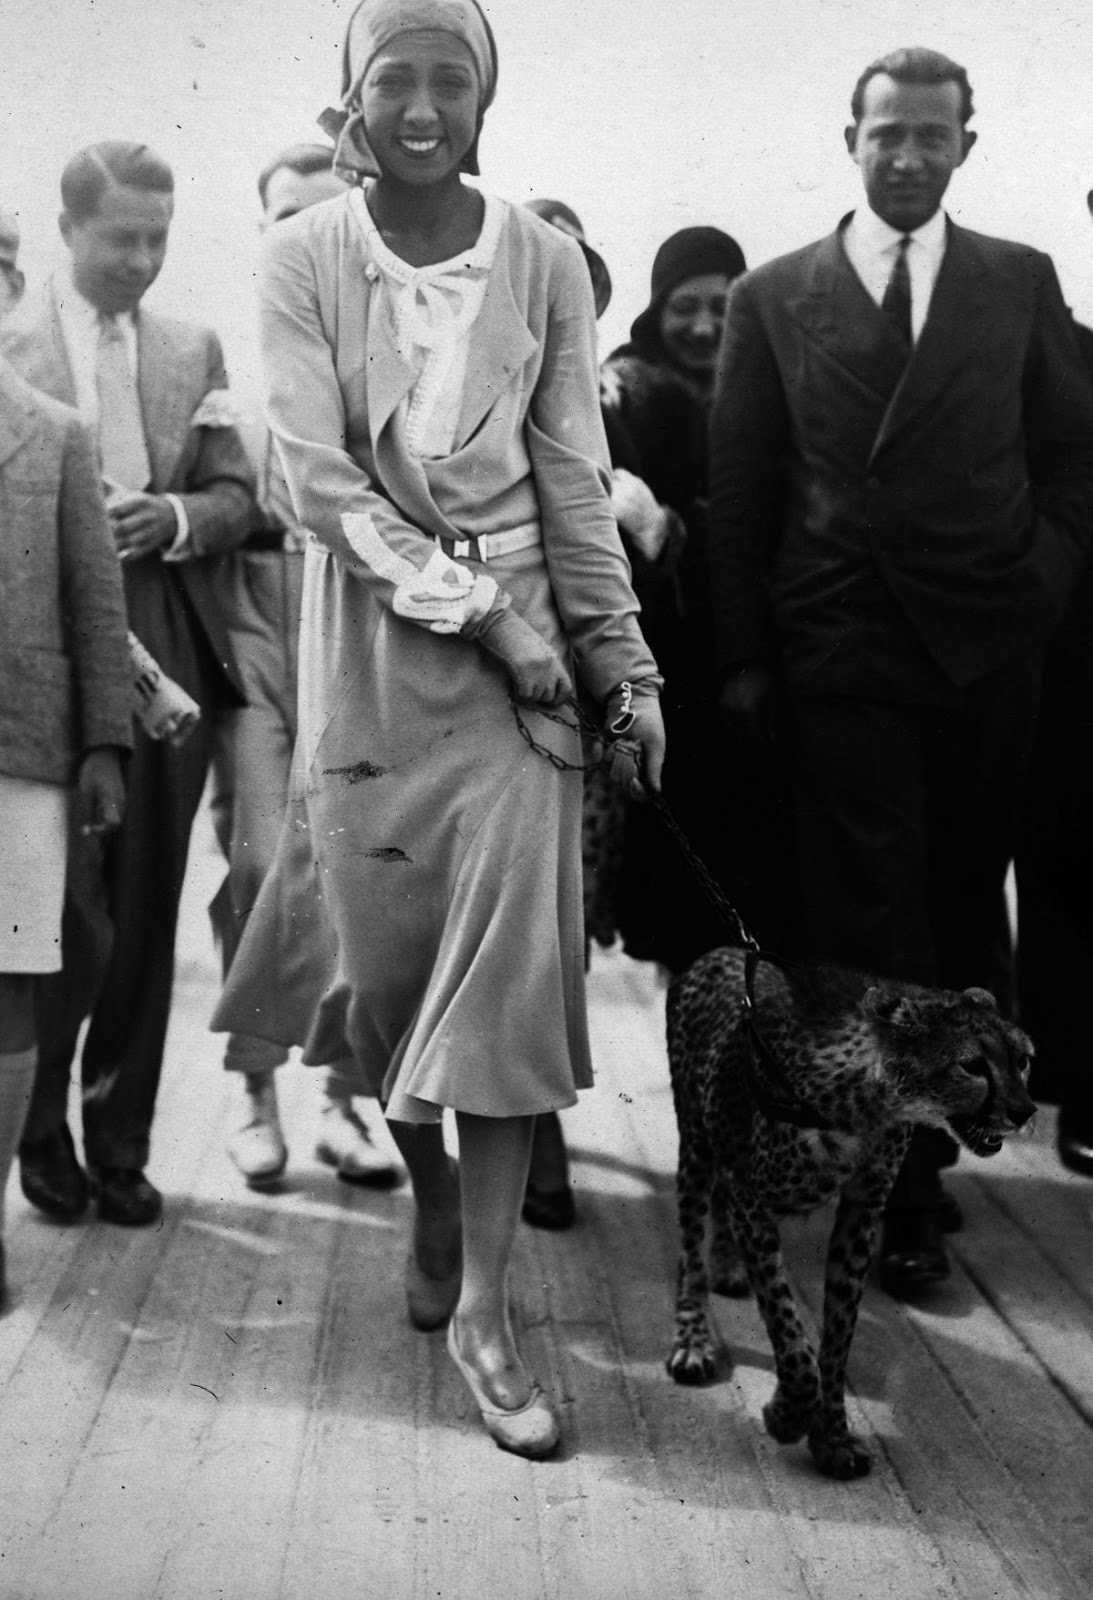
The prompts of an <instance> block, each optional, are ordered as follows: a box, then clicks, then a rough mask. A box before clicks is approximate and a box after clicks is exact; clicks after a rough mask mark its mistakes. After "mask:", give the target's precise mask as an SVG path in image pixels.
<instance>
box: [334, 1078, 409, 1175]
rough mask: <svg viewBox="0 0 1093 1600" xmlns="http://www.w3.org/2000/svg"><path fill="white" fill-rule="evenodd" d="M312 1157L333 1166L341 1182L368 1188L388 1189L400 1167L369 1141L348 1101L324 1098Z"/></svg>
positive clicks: (367, 1133)
mask: <svg viewBox="0 0 1093 1600" xmlns="http://www.w3.org/2000/svg"><path fill="white" fill-rule="evenodd" d="M315 1159H316V1160H317V1161H322V1162H324V1163H325V1165H326V1166H328V1167H334V1168H335V1169H336V1171H337V1174H338V1177H339V1178H341V1180H342V1182H343V1183H356V1184H360V1185H361V1186H362V1187H363V1188H369V1189H391V1188H393V1187H394V1186H395V1184H396V1183H398V1181H399V1179H400V1177H401V1176H402V1169H401V1168H400V1167H399V1166H397V1165H396V1164H395V1162H393V1161H391V1160H390V1159H389V1158H388V1157H387V1156H385V1155H384V1154H383V1152H382V1151H381V1150H378V1149H377V1148H376V1146H375V1145H374V1144H373V1143H372V1135H371V1134H370V1133H369V1132H368V1129H367V1127H366V1126H365V1124H364V1122H363V1121H362V1119H361V1118H360V1117H359V1116H358V1115H357V1113H356V1112H355V1111H354V1110H353V1103H352V1101H351V1100H334V1099H327V1102H326V1104H325V1105H324V1106H323V1109H322V1115H321V1117H320V1122H319V1139H318V1143H317V1144H316V1146H315Z"/></svg>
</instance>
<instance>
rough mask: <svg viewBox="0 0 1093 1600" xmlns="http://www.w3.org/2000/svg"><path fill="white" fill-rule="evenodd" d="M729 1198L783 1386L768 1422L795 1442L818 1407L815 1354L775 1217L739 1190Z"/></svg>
mask: <svg viewBox="0 0 1093 1600" xmlns="http://www.w3.org/2000/svg"><path fill="white" fill-rule="evenodd" d="M727 1200H728V1209H729V1216H730V1218H731V1220H732V1225H733V1232H734V1233H735V1235H736V1240H737V1243H738V1244H739V1246H740V1250H741V1252H742V1254H743V1256H744V1260H745V1261H746V1262H747V1267H748V1276H749V1277H750V1278H751V1282H752V1287H753V1288H754V1290H755V1298H756V1300H757V1301H758V1304H759V1311H760V1314H761V1315H762V1318H763V1321H764V1322H765V1324H766V1328H767V1333H768V1334H769V1335H770V1342H771V1346H772V1347H773V1350H774V1370H775V1373H776V1374H777V1377H778V1386H777V1388H776V1389H775V1391H774V1395H773V1397H772V1398H771V1399H770V1400H769V1401H768V1403H767V1404H766V1405H765V1406H764V1407H763V1422H764V1423H765V1425H766V1429H767V1432H768V1433H769V1434H770V1436H771V1437H772V1438H773V1439H777V1440H778V1443H779V1444H793V1443H794V1442H795V1441H796V1440H797V1439H800V1438H803V1436H804V1435H805V1434H806V1433H807V1432H808V1430H809V1428H810V1427H811V1425H812V1421H813V1417H814V1416H815V1412H816V1407H817V1405H818V1404H819V1400H820V1374H819V1368H818V1366H817V1363H816V1355H815V1352H814V1351H813V1349H812V1346H811V1344H810V1343H809V1340H808V1335H807V1334H806V1333H805V1330H804V1325H803V1324H802V1322H801V1317H800V1313H799V1312H798V1310H797V1303H796V1301H795V1300H794V1298H793V1291H792V1290H791V1288H790V1286H789V1280H788V1278H787V1277H786V1270H785V1265H784V1263H783V1260H782V1245H781V1240H780V1238H779V1236H778V1226H777V1224H776V1222H775V1220H774V1218H773V1216H772V1215H771V1213H770V1212H769V1211H768V1210H767V1209H766V1207H765V1206H762V1205H760V1204H759V1203H758V1202H757V1201H755V1200H754V1199H753V1198H752V1197H751V1196H750V1195H745V1194H741V1193H740V1191H739V1190H737V1189H733V1190H730V1191H729V1192H728V1194H727Z"/></svg>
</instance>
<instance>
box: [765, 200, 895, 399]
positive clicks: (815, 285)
mask: <svg viewBox="0 0 1093 1600" xmlns="http://www.w3.org/2000/svg"><path fill="white" fill-rule="evenodd" d="M844 225H845V223H840V225H839V227H838V229H837V230H836V231H835V232H834V233H833V234H829V236H828V237H827V238H826V239H822V240H821V241H820V243H819V244H818V245H817V247H816V250H815V253H814V255H813V258H812V263H811V269H810V272H809V276H808V281H807V287H806V289H805V292H804V294H802V295H800V296H798V297H796V298H794V299H791V300H789V301H788V303H787V310H788V312H789V314H790V316H792V317H793V318H794V320H795V321H796V322H797V323H798V325H799V326H800V327H801V328H802V329H803V330H804V332H805V334H806V335H807V336H808V338H809V339H810V340H811V341H812V342H813V343H814V344H816V345H818V346H819V347H820V348H821V349H822V350H823V352H824V354H825V355H826V356H827V357H828V359H829V360H830V361H832V362H833V363H834V364H835V365H836V366H837V367H839V368H841V370H842V372H843V374H844V375H845V376H846V377H849V378H850V379H852V380H853V382H854V383H855V385H856V386H857V387H858V388H859V389H861V390H863V391H864V392H865V393H866V394H867V395H868V396H870V397H871V398H872V400H873V402H874V403H875V404H876V405H878V406H880V407H884V408H886V407H887V406H888V404H889V402H890V400H891V398H892V395H893V392H894V391H895V390H896V388H897V386H898V384H899V382H900V379H901V377H902V376H903V371H904V368H905V366H906V363H907V354H906V351H905V349H904V347H903V345H902V344H901V342H900V340H899V337H898V335H897V334H896V333H895V332H894V330H893V329H892V328H890V327H889V325H888V323H887V321H886V320H885V318H884V316H883V315H882V313H881V311H880V308H879V307H878V306H877V305H876V304H875V303H874V301H873V300H872V298H871V296H870V295H869V292H868V290H867V289H866V288H865V286H864V284H863V283H862V281H861V279H860V278H859V277H858V274H857V273H856V272H855V271H854V268H853V267H852V266H851V265H850V260H849V258H848V256H847V254H846V251H845V249H844V248H843V242H842V230H843V227H844Z"/></svg>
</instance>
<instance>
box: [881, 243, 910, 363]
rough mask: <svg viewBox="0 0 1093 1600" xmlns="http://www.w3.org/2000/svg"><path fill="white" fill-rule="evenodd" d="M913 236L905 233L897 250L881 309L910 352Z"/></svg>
mask: <svg viewBox="0 0 1093 1600" xmlns="http://www.w3.org/2000/svg"><path fill="white" fill-rule="evenodd" d="M910 243H911V235H910V234H909V233H905V234H904V235H903V238H902V239H901V240H900V242H899V247H898V249H897V250H896V260H895V265H894V266H893V267H892V276H891V277H890V278H889V279H888V283H887V286H886V287H885V291H884V299H883V300H882V301H881V303H880V308H881V310H882V311H883V312H884V315H885V316H886V317H887V318H888V321H889V322H890V323H891V324H892V326H893V328H894V329H895V330H896V332H897V333H898V334H899V336H900V338H901V339H902V340H903V342H904V344H905V345H906V346H907V348H908V350H909V349H910V348H911V343H912V331H911V272H910V268H909V267H908V265H907V251H908V248H909V247H910Z"/></svg>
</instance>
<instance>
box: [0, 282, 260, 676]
mask: <svg viewBox="0 0 1093 1600" xmlns="http://www.w3.org/2000/svg"><path fill="white" fill-rule="evenodd" d="M0 348H3V350H4V353H5V354H6V355H7V357H8V359H9V360H10V361H11V363H12V365H13V366H14V367H16V368H17V370H18V371H19V372H21V373H22V375H23V377H24V378H26V380H27V382H28V383H32V384H33V385H34V386H35V387H36V388H38V389H41V390H43V391H44V392H45V393H46V394H49V395H52V396H53V397H54V398H55V399H57V400H62V401H65V402H67V403H68V404H69V405H74V404H75V401H76V387H75V383H74V381H73V378H72V372H71V368H70V366H69V362H68V355H67V351H66V349H65V342H64V333H63V331H62V327H61V322H60V318H59V317H58V315H57V308H56V304H55V303H54V299H53V294H52V292H51V291H50V290H47V291H46V292H45V293H44V295H43V297H42V301H41V304H40V306H39V307H38V308H37V309H36V311H35V312H34V313H33V314H31V315H29V316H27V317H26V318H25V319H24V318H23V317H20V318H17V319H15V320H14V321H13V322H11V323H9V324H8V325H7V327H6V328H5V329H4V332H3V335H2V339H0ZM137 349H138V376H137V386H138V390H139V393H140V402H141V413H142V416H143V419H144V433H145V440H146V442H147V446H148V455H149V458H150V460H151V464H152V482H151V486H150V487H151V492H152V493H153V494H167V493H170V494H177V495H178V496H179V497H180V499H181V500H182V503H183V505H184V506H185V508H186V515H187V518H188V519H189V526H190V542H191V547H192V550H193V556H192V558H190V559H187V560H184V561H179V562H169V563H164V575H165V577H166V579H167V581H169V582H177V583H179V584H180V585H181V586H182V589H183V591H184V593H185V596H186V599H187V601H188V603H189V605H188V609H189V610H190V612H191V614H192V615H194V616H195V617H196V618H197V621H198V623H199V626H200V627H201V629H202V631H203V632H204V634H205V637H206V639H207V640H208V643H209V646H210V648H211V650H212V653H213V656H214V658H215V660H216V662H217V663H218V664H219V666H220V668H221V670H222V672H223V674H224V677H225V678H226V680H227V685H228V686H230V690H229V692H230V693H231V695H232V697H233V698H242V697H243V689H242V683H241V681H240V677H239V672H238V669H237V666H236V663H235V659H234V656H233V654H232V648H231V643H230V640H229V637H228V631H227V627H226V624H225V619H224V615H223V612H222V610H221V605H220V601H219V599H218V595H217V580H218V569H219V563H218V562H217V561H216V560H215V559H214V558H215V557H217V556H218V555H219V554H220V553H221V552H223V551H225V550H228V549H231V548H232V547H233V546H235V545H237V544H240V543H241V542H242V540H243V539H245V538H246V536H247V534H248V532H249V531H250V530H251V528H252V527H253V526H254V525H255V523H256V521H257V519H258V510H257V506H256V504H255V500H254V472H253V469H252V468H251V465H250V462H249V460H248V458H247V454H246V451H245V450H244V448H243V444H242V442H241V440H240V438H239V435H238V433H237V431H236V429H235V428H234V427H233V426H230V425H229V426H223V425H221V426H215V427H210V426H197V427H195V426H194V425H193V417H194V414H195V413H196V412H197V410H198V407H199V406H200V405H201V402H202V401H203V400H204V399H205V397H206V395H208V394H210V393H211V392H213V391H216V390H224V389H226V388H227V384H228V379H227V374H226V372H225V370H224V358H223V355H222V354H221V350H220V342H219V340H218V339H217V337H216V334H215V333H213V332H212V331H211V330H210V329H208V328H198V327H193V326H191V325H190V324H189V323H185V322H179V321H177V320H176V319H175V318H173V317H161V316H158V315H156V314H154V313H152V312H149V311H145V310H144V309H143V307H142V308H141V309H140V310H139V311H138V313H137ZM161 665H162V666H163V667H164V669H165V670H166V671H167V672H170V670H171V663H170V662H169V661H162V662H161Z"/></svg>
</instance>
